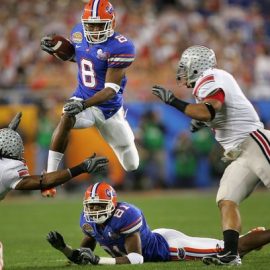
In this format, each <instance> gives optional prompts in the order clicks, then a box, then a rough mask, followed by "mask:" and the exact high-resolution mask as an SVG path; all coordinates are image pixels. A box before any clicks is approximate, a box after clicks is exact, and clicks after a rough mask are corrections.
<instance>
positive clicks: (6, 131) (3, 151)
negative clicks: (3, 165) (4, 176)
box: [0, 128, 24, 160]
mask: <svg viewBox="0 0 270 270" xmlns="http://www.w3.org/2000/svg"><path fill="white" fill-rule="evenodd" d="M23 152H24V147H23V141H22V138H21V136H20V135H19V133H18V132H16V131H15V130H12V129H10V128H2V129H0V157H6V158H11V159H18V160H22V159H23Z"/></svg>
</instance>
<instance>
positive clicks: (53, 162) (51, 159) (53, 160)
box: [47, 150, 64, 173]
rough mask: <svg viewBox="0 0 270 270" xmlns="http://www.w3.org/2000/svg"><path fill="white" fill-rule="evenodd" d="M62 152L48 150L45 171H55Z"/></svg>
mask: <svg viewBox="0 0 270 270" xmlns="http://www.w3.org/2000/svg"><path fill="white" fill-rule="evenodd" d="M63 156H64V154H63V153H60V152H55V151H52V150H49V156H48V164H47V173H49V172H54V171H57V169H58V167H59V164H60V162H61V161H62V158H63Z"/></svg>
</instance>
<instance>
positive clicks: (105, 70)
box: [41, 0, 139, 194]
mask: <svg viewBox="0 0 270 270" xmlns="http://www.w3.org/2000/svg"><path fill="white" fill-rule="evenodd" d="M70 42H71V44H72V45H73V46H74V48H75V54H74V57H73V58H72V60H73V61H75V62H76V63H77V65H78V86H77V88H76V89H75V92H74V93H73V94H72V96H71V98H70V100H69V101H68V102H67V103H66V104H65V105H64V109H63V115H62V117H61V120H60V122H59V124H58V126H57V127H56V129H55V132H54V134H53V136H52V141H51V146H50V151H49V157H48V168H47V172H51V171H55V170H57V168H58V165H59V163H60V162H61V160H62V158H63V156H64V152H65V150H66V147H67V145H68V137H69V134H70V131H71V129H73V128H76V129H79V128H88V127H90V126H96V127H97V129H98V130H99V132H100V134H101V135H102V136H103V138H104V139H105V140H106V141H107V142H108V144H109V145H110V146H111V148H112V149H113V151H114V153H115V154H116V156H117V157H118V159H119V161H120V163H121V165H122V167H123V168H124V169H125V170H126V171H132V170H136V169H137V168H138V166H139V155H138V151H137V148H136V146H135V143H134V134H133V132H132V130H131V128H130V126H129V124H128V122H127V120H126V118H125V111H124V108H123V92H124V90H125V86H126V83H127V78H126V70H127V68H128V67H129V66H130V65H131V64H132V63H133V61H134V59H135V47H134V44H133V42H132V41H131V40H130V39H128V38H127V37H125V36H123V35H122V34H120V33H117V32H115V11H114V8H113V6H112V4H111V3H110V2H109V1H108V0H90V1H89V2H88V3H87V4H86V5H85V8H84V11H83V14H82V17H81V22H80V23H78V24H77V25H76V26H75V27H74V28H73V30H72V31H71V36H70ZM41 48H42V49H43V50H44V51H46V52H49V53H56V54H57V51H56V52H54V51H52V48H54V45H53V44H51V46H50V38H49V37H44V38H43V39H42V43H41ZM48 194H49V191H48Z"/></svg>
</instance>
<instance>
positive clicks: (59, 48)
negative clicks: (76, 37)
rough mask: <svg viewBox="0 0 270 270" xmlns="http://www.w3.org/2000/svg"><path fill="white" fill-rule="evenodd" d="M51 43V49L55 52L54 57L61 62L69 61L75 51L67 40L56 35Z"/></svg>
mask: <svg viewBox="0 0 270 270" xmlns="http://www.w3.org/2000/svg"><path fill="white" fill-rule="evenodd" d="M52 42H53V44H54V47H53V49H54V50H55V53H54V56H56V57H57V58H59V59H61V60H63V61H67V60H70V59H71V58H72V57H73V55H74V53H75V49H74V47H73V45H72V44H71V43H70V41H69V40H67V39H66V38H64V37H62V36H58V35H56V36H54V37H53V40H52Z"/></svg>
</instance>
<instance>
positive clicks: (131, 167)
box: [123, 160, 139, 172]
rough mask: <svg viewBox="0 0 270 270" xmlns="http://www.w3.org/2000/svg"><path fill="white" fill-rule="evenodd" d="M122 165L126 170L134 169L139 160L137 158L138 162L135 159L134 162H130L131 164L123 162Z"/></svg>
mask: <svg viewBox="0 0 270 270" xmlns="http://www.w3.org/2000/svg"><path fill="white" fill-rule="evenodd" d="M123 167H124V169H125V171H126V172H132V171H135V170H137V169H138V167H139V160H138V162H137V161H136V162H134V163H131V164H123Z"/></svg>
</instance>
